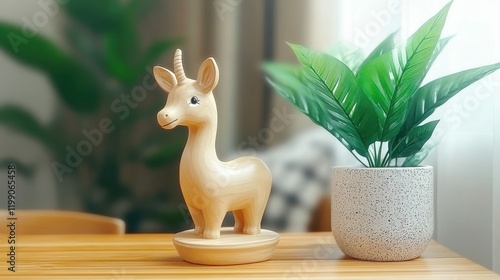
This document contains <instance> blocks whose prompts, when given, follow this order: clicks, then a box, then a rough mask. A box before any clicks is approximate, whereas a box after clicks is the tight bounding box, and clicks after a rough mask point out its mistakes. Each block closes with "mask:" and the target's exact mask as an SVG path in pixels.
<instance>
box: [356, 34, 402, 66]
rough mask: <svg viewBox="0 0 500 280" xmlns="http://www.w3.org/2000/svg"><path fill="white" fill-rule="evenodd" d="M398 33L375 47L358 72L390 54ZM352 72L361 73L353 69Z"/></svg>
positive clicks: (390, 35)
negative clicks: (369, 63) (384, 55)
mask: <svg viewBox="0 0 500 280" xmlns="http://www.w3.org/2000/svg"><path fill="white" fill-rule="evenodd" d="M397 33H398V31H395V32H393V33H391V34H389V36H387V37H386V38H385V39H384V40H383V41H382V42H380V44H378V46H377V47H375V49H373V51H372V52H371V53H370V54H369V55H368V56H367V57H366V58H365V60H364V61H363V62H362V63H361V64H360V66H359V68H358V70H359V71H361V69H362V68H364V67H365V65H366V64H367V63H368V62H370V61H372V60H374V59H375V58H377V57H379V56H381V55H383V54H384V53H388V52H390V51H392V50H393V49H394V48H395V45H394V37H396V34H397ZM351 70H353V72H357V74H359V71H355V70H354V69H352V68H351Z"/></svg>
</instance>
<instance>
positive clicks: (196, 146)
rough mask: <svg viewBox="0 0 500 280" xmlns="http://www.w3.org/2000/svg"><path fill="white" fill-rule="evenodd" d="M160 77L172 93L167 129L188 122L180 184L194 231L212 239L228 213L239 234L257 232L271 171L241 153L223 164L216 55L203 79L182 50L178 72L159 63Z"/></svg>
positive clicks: (162, 117)
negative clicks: (186, 64) (193, 74)
mask: <svg viewBox="0 0 500 280" xmlns="http://www.w3.org/2000/svg"><path fill="white" fill-rule="evenodd" d="M153 72H154V76H155V79H156V81H157V82H158V84H159V85H160V87H161V88H162V89H163V90H164V91H166V92H167V93H169V96H168V98H167V103H166V105H165V107H164V108H163V109H162V110H161V111H160V112H158V123H159V124H160V126H161V127H162V128H164V129H173V128H175V127H176V126H177V125H184V126H187V127H188V129H189V137H188V140H187V144H186V146H185V148H184V152H183V153H182V158H181V163H180V184H181V190H182V194H183V196H184V200H185V201H186V204H187V206H188V209H189V213H190V214H191V217H192V218H193V221H194V224H195V229H194V233H195V234H197V235H202V236H203V238H206V239H217V238H219V237H220V231H221V225H222V220H223V219H224V217H225V215H226V213H227V212H228V211H232V212H233V214H234V218H235V225H234V232H236V233H244V234H249V235H257V234H259V233H260V232H261V229H260V223H261V220H262V215H263V214H264V209H265V208H266V204H267V200H268V199H269V194H270V191H271V174H270V172H269V169H268V168H267V166H266V164H265V163H264V162H263V161H262V160H260V159H258V158H256V157H240V158H237V159H235V160H232V161H229V162H222V161H220V160H219V158H218V157H217V154H216V151H215V137H216V133H217V106H216V105H215V99H214V96H213V93H212V91H213V89H214V88H215V87H216V86H217V83H218V81H219V69H218V67H217V63H216V62H215V60H214V59H213V58H208V59H206V60H205V61H204V62H203V63H202V64H201V66H200V68H199V70H198V77H197V79H196V80H192V79H189V78H187V77H186V75H185V73H184V69H183V66H182V52H181V50H179V49H177V50H176V52H175V56H174V73H175V74H174V73H172V72H171V71H169V70H167V69H165V68H163V67H159V66H155V67H154V71H153Z"/></svg>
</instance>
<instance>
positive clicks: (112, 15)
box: [61, 0, 124, 33]
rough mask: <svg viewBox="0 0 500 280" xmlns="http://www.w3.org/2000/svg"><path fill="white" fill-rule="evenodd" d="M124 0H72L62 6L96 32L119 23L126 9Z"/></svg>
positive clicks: (103, 30) (104, 30)
mask: <svg viewBox="0 0 500 280" xmlns="http://www.w3.org/2000/svg"><path fill="white" fill-rule="evenodd" d="M122 2H123V1H120V0H104V1H99V0H98V1H80V0H70V1H69V2H68V3H66V4H65V5H61V7H63V8H64V9H65V10H66V12H67V13H68V14H69V15H70V16H71V17H73V18H74V19H76V20H78V21H79V22H80V23H81V24H83V25H85V26H87V27H88V28H90V29H91V30H92V31H94V32H97V33H101V32H106V31H107V30H109V29H112V28H114V27H115V26H116V25H117V23H118V21H119V20H120V17H121V15H122V14H123V11H124V7H123V4H122Z"/></svg>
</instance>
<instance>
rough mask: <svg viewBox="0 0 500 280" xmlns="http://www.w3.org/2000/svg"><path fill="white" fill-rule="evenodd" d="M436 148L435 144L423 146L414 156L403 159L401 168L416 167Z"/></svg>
mask: <svg viewBox="0 0 500 280" xmlns="http://www.w3.org/2000/svg"><path fill="white" fill-rule="evenodd" d="M435 146H436V144H435V143H433V144H427V145H424V147H423V148H422V149H421V150H420V151H419V152H418V153H416V154H413V155H411V156H409V157H407V158H406V159H405V161H404V162H403V164H402V166H403V167H416V166H419V165H420V164H421V163H422V161H424V159H425V158H427V156H428V155H429V152H430V151H431V150H432V149H433V148H434V147H435Z"/></svg>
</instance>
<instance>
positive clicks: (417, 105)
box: [398, 63, 500, 138]
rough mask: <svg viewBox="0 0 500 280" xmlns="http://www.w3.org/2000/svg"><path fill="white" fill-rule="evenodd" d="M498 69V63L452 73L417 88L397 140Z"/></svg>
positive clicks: (499, 65)
mask: <svg viewBox="0 0 500 280" xmlns="http://www.w3.org/2000/svg"><path fill="white" fill-rule="evenodd" d="M498 69H500V63H495V64H491V65H487V66H482V67H478V68H474V69H469V70H465V71H461V72H458V73H454V74H451V75H448V76H445V77H442V78H439V79H436V80H434V81H432V82H429V83H428V84H426V85H425V86H423V87H421V88H419V89H418V90H417V92H415V95H414V96H413V97H412V98H411V100H410V102H409V110H408V113H407V115H406V122H405V124H404V126H402V127H401V131H400V133H399V134H398V138H401V137H402V136H403V135H406V134H407V133H408V131H410V130H411V129H412V128H413V127H415V126H417V125H419V124H420V123H422V122H423V121H424V120H425V119H427V118H428V117H429V116H430V115H431V114H432V113H434V111H435V110H436V109H437V108H439V106H441V105H443V104H444V103H445V102H446V101H448V100H449V99H450V98H452V97H453V96H455V94H457V93H458V92H460V91H461V90H462V89H464V88H466V87H468V86H469V85H471V84H472V83H474V82H476V81H478V80H480V79H482V78H483V77H485V76H487V75H489V74H491V73H493V72H494V71H496V70H498Z"/></svg>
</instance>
